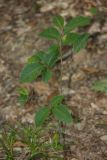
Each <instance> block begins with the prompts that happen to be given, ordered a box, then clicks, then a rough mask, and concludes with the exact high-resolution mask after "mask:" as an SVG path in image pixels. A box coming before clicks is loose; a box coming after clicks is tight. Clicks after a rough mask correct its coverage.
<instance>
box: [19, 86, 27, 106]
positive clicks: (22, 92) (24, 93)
mask: <svg viewBox="0 0 107 160" xmlns="http://www.w3.org/2000/svg"><path fill="white" fill-rule="evenodd" d="M18 92H19V94H20V95H19V102H20V103H21V104H22V105H24V104H26V102H27V100H28V97H29V91H28V90H27V89H26V88H19V89H18Z"/></svg>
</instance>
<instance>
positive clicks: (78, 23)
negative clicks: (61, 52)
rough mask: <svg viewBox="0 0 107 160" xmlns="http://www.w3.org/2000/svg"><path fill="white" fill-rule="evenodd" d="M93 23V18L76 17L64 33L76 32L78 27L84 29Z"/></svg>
mask: <svg viewBox="0 0 107 160" xmlns="http://www.w3.org/2000/svg"><path fill="white" fill-rule="evenodd" d="M90 22H91V18H90V17H88V16H87V17H86V16H76V17H74V18H72V19H71V20H70V21H69V22H68V23H67V24H66V25H65V27H64V31H65V33H66V32H70V31H72V30H74V29H75V28H77V27H83V26H86V25H88V24H90Z"/></svg>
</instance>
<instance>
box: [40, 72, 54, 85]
mask: <svg viewBox="0 0 107 160" xmlns="http://www.w3.org/2000/svg"><path fill="white" fill-rule="evenodd" d="M42 78H43V81H44V82H46V83H47V82H48V81H49V80H50V79H51V78H52V72H51V71H50V70H48V69H45V70H44V72H43V73H42Z"/></svg>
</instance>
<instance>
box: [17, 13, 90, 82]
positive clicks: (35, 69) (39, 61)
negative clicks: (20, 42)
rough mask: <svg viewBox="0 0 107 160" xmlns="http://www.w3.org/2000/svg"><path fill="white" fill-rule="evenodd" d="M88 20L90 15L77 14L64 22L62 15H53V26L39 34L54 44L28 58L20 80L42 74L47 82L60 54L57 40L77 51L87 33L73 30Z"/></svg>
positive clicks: (26, 79) (85, 39)
mask: <svg viewBox="0 0 107 160" xmlns="http://www.w3.org/2000/svg"><path fill="white" fill-rule="evenodd" d="M90 21H91V18H90V17H84V16H77V17H75V18H72V19H71V20H70V21H69V22H68V23H67V24H65V22H64V19H63V17H61V16H56V17H54V19H53V27H49V28H47V29H44V30H43V31H42V32H41V33H40V34H39V35H40V36H42V37H45V38H47V39H49V40H54V43H55V44H53V45H52V46H50V47H49V49H48V50H47V51H40V52H37V53H36V54H35V55H33V56H32V57H30V58H29V60H28V63H27V64H26V65H25V67H24V68H23V70H22V72H21V74H20V82H22V83H26V82H32V81H34V80H36V79H37V78H38V76H42V77H43V80H44V81H45V82H47V81H48V80H49V79H50V78H51V77H52V71H51V70H52V68H53V67H54V66H55V64H56V61H57V59H58V57H59V56H60V55H59V45H58V44H59V42H60V41H61V43H62V45H64V46H65V45H72V46H73V48H74V52H79V51H80V49H82V48H84V47H85V46H86V43H87V41H88V38H89V34H88V33H84V34H79V33H75V32H74V31H73V30H74V29H76V28H78V27H82V26H86V25H88V24H89V23H90Z"/></svg>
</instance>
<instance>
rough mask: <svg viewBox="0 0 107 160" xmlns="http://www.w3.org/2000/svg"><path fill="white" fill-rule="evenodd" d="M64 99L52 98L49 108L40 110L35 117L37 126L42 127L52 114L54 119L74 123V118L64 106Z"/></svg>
mask: <svg viewBox="0 0 107 160" xmlns="http://www.w3.org/2000/svg"><path fill="white" fill-rule="evenodd" d="M63 99H64V96H55V97H53V98H52V100H51V101H50V103H49V105H48V106H45V107H42V108H40V109H39V111H38V112H37V114H36V116H35V123H36V125H37V126H41V125H42V124H43V123H44V121H45V120H46V119H47V117H49V115H50V114H51V115H52V114H53V115H54V117H55V118H56V119H57V120H59V121H61V122H64V123H70V122H72V117H71V114H70V112H69V111H68V109H67V106H65V105H64V104H62V101H63Z"/></svg>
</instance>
